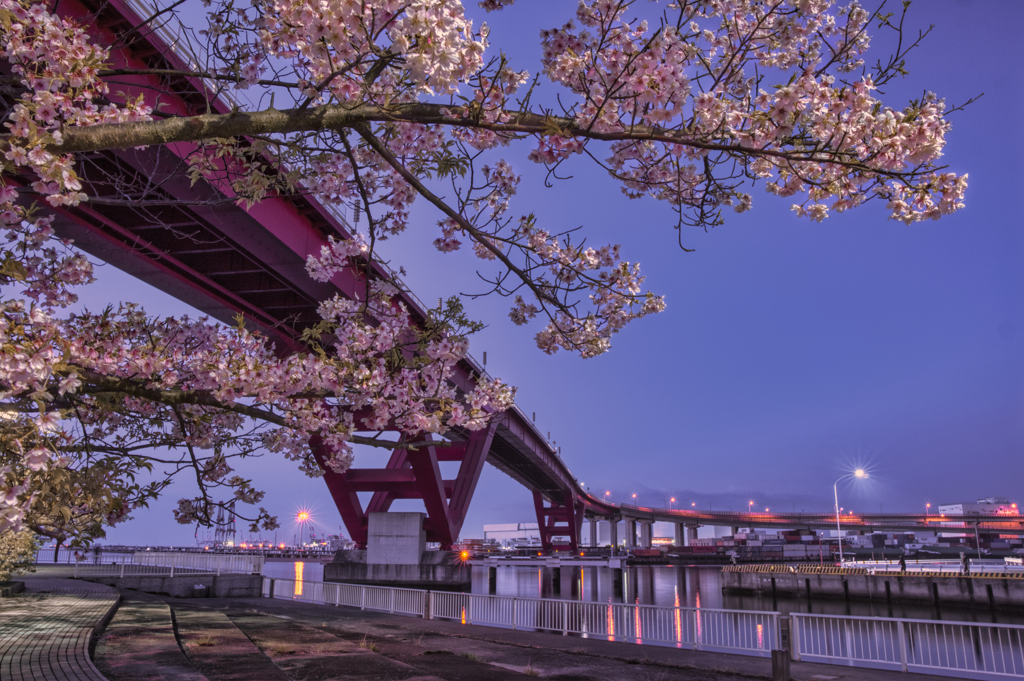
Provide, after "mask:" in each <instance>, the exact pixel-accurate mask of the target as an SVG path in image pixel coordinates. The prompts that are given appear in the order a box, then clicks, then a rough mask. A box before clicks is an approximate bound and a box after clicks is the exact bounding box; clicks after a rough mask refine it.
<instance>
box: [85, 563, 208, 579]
mask: <svg viewBox="0 0 1024 681" xmlns="http://www.w3.org/2000/svg"><path fill="white" fill-rule="evenodd" d="M74 565H75V574H74V576H75V577H76V578H77V577H99V576H110V577H124V576H125V575H129V576H134V575H147V576H153V577H158V576H168V577H174V576H175V575H179V576H180V575H186V574H188V575H219V574H220V572H219V571H217V570H209V569H203V568H189V567H175V566H173V565H169V566H168V565H135V564H132V563H101V564H90V563H75V564H74Z"/></svg>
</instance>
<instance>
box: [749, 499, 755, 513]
mask: <svg viewBox="0 0 1024 681" xmlns="http://www.w3.org/2000/svg"><path fill="white" fill-rule="evenodd" d="M753 510H754V500H753V499H751V500H750V501H748V502H747V513H750V512H752V511H753Z"/></svg>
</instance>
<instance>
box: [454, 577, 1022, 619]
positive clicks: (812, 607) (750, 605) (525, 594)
mask: <svg viewBox="0 0 1024 681" xmlns="http://www.w3.org/2000/svg"><path fill="white" fill-rule="evenodd" d="M487 571H488V568H487V567H485V566H479V565H478V566H474V567H473V572H472V580H473V584H472V592H473V593H476V594H486V593H494V594H497V595H499V596H518V597H522V598H557V599H566V600H576V601H591V602H599V603H639V604H641V605H659V606H663V607H684V608H685V607H690V608H693V607H696V608H713V609H714V608H726V609H731V610H770V611H778V612H781V613H783V614H789V613H791V612H804V613H815V614H825V615H854V616H859V617H903V618H910V619H941V620H947V621H960V622H998V623H1001V624H1024V614H1021V613H1012V612H1003V611H1000V612H992V611H990V610H987V609H973V608H957V607H947V606H942V607H941V609H937V608H936V607H935V606H934V605H929V604H910V603H892V604H891V605H889V604H887V603H885V602H884V601H871V602H866V601H865V602H857V601H850V602H849V603H846V602H845V601H842V600H830V599H821V600H817V599H812V600H810V601H808V600H807V599H806V598H797V597H792V598H782V597H779V598H772V596H771V594H767V595H748V596H740V595H735V594H723V593H722V583H723V581H722V569H721V567H717V566H702V567H682V566H679V567H672V566H636V567H630V568H627V569H624V570H622V571H621V577H619V576H617V575H616V574H615V571H614V570H612V569H611V568H605V567H586V568H576V567H572V568H568V567H567V568H562V569H561V570H560V576H559V579H558V580H557V581H556V580H555V570H554V569H553V568H548V567H544V568H535V567H499V568H497V573H496V575H495V581H494V583H493V590H491V589H490V587H491V585H490V583H489V581H488V572H487ZM698 624H699V622H698Z"/></svg>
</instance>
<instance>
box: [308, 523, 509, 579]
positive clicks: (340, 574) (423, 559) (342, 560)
mask: <svg viewBox="0 0 1024 681" xmlns="http://www.w3.org/2000/svg"><path fill="white" fill-rule="evenodd" d="M367 515H368V518H367V520H368V528H367V542H366V550H354V551H338V552H337V553H335V554H334V561H333V562H331V563H328V564H326V565H324V581H325V582H351V583H354V584H381V585H386V586H404V587H410V588H421V589H464V588H466V587H468V586H469V585H470V584H471V583H472V578H471V573H470V565H469V563H468V562H465V561H463V560H462V559H461V558H460V556H459V554H458V553H457V552H455V551H427V550H426V531H425V530H424V529H423V521H424V519H425V518H426V514H425V513H369V514H367ZM491 570H495V569H494V568H491ZM490 572H491V571H490V570H489V571H488V581H490V579H491V574H490ZM496 578H497V577H496V575H495V579H496Z"/></svg>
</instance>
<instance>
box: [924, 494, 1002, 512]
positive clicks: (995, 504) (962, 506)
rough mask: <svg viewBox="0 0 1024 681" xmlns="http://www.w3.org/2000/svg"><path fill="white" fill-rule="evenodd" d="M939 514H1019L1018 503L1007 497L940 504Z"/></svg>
mask: <svg viewBox="0 0 1024 681" xmlns="http://www.w3.org/2000/svg"><path fill="white" fill-rule="evenodd" d="M939 515H1017V504H1013V503H1010V500H1009V499H1007V498H1006V497H985V498H984V499H978V501H977V503H971V502H966V501H965V502H961V503H959V504H939Z"/></svg>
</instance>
